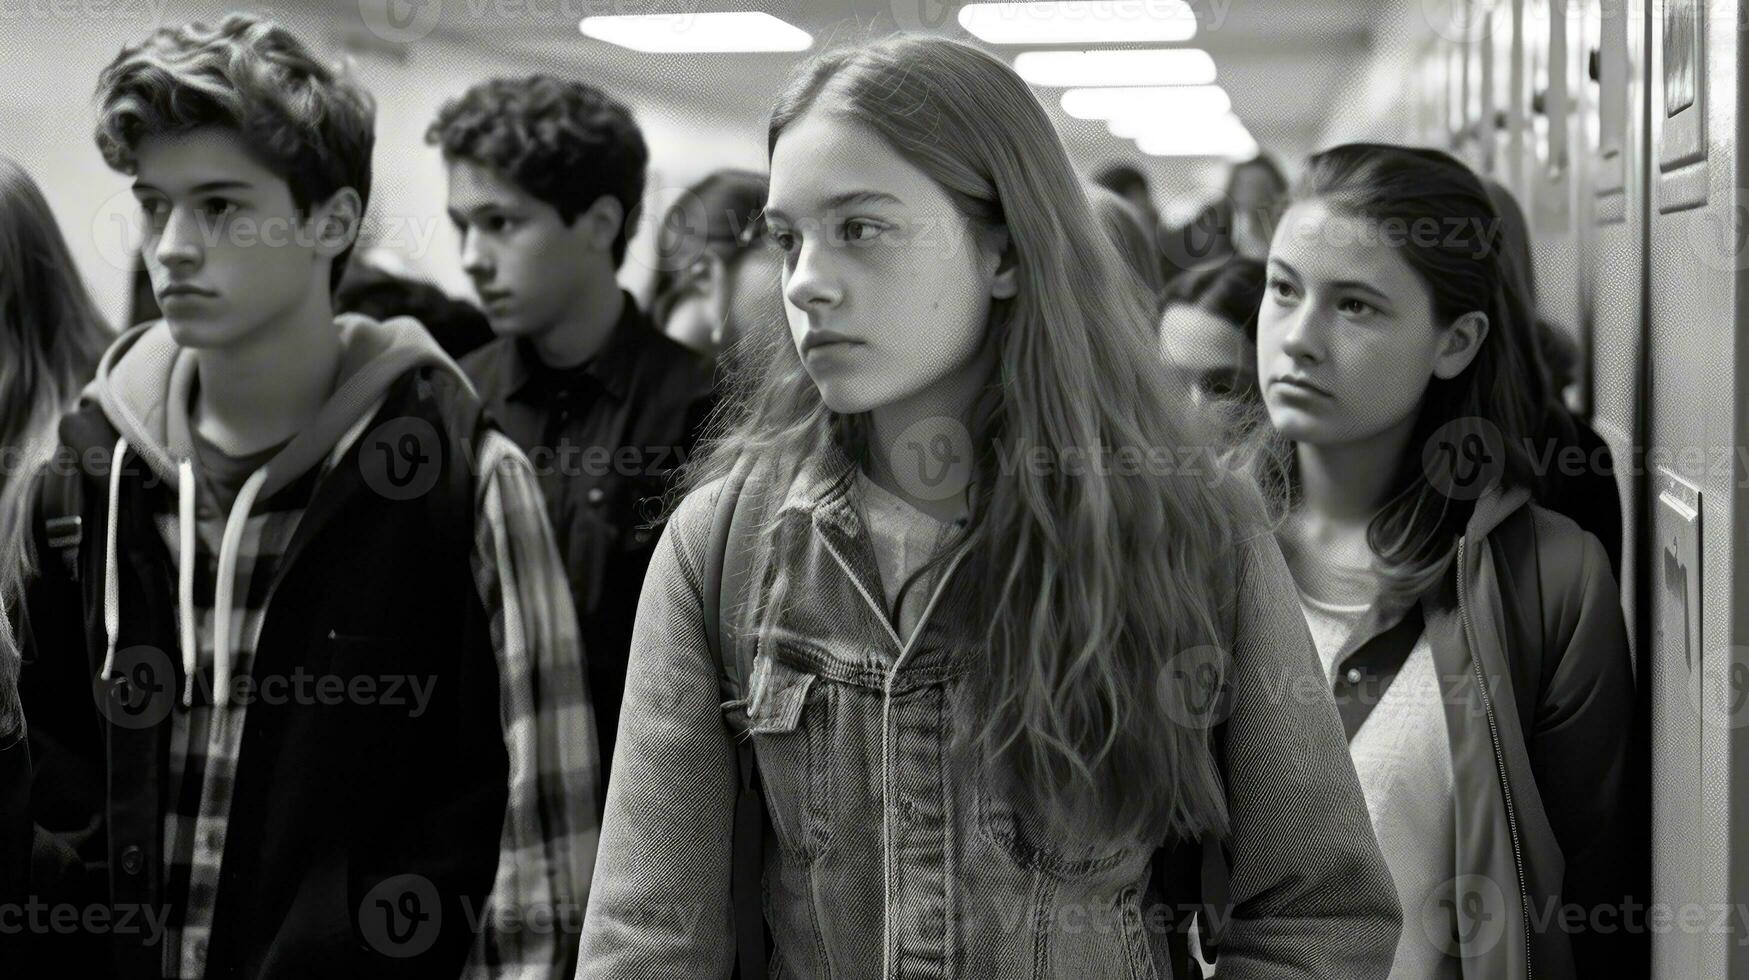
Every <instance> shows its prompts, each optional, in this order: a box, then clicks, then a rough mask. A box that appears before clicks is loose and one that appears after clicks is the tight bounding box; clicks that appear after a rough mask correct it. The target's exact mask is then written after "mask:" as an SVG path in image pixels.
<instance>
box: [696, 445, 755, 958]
mask: <svg viewBox="0 0 1749 980" xmlns="http://www.w3.org/2000/svg"><path fill="white" fill-rule="evenodd" d="M747 469H748V468H747V467H745V466H739V467H736V469H735V471H734V472H732V473H731V474H730V475H729V477H728V479H727V481H726V482H725V483H724V485H723V488H722V491H721V493H720V494H719V496H718V498H717V506H716V512H715V514H714V516H713V518H712V521H711V546H710V551H709V552H707V554H706V556H705V576H704V583H703V586H704V595H703V603H704V627H705V641H706V643H707V644H708V645H709V647H710V650H711V654H712V656H713V657H714V658H715V659H716V661H717V664H718V668H719V673H720V675H721V685H722V693H723V700H724V703H725V706H727V705H728V704H730V703H732V702H743V703H744V702H745V699H746V698H747V697H748V696H749V694H750V692H749V691H748V681H749V679H750V678H751V677H752V675H753V644H751V643H747V642H745V641H744V640H743V639H742V638H741V637H740V635H739V634H740V631H739V630H738V629H736V625H737V624H738V623H739V617H740V615H741V614H742V613H743V612H744V611H745V607H746V603H747V599H748V598H749V596H750V593H751V591H752V590H751V588H750V586H751V581H750V578H751V572H752V557H753V548H754V545H755V544H756V541H755V536H756V534H757V531H758V527H757V525H758V523H759V522H758V520H757V519H756V517H755V515H753V514H751V513H750V511H754V510H757V509H758V508H757V507H742V506H740V502H741V497H742V495H743V491H744V489H745V486H746V482H747V478H748V472H747ZM725 590H726V592H727V594H728V596H729V604H728V606H727V607H726V611H727V616H725V606H724V603H723V596H724V593H725ZM725 620H726V621H727V622H728V624H729V629H727V630H725V629H723V624H724V622H725ZM735 727H737V726H735V725H733V724H732V725H731V728H735ZM735 734H736V738H735V756H736V763H737V765H736V769H737V772H738V774H739V777H740V778H739V781H738V783H737V786H736V790H735V823H734V828H735V829H734V837H733V861H732V863H731V866H730V868H731V870H730V896H731V904H732V914H733V916H734V925H735V956H736V965H737V967H738V971H737V974H736V975H737V976H738V977H739V978H740V980H764V978H765V975H766V958H765V948H766V923H765V900H764V887H763V886H764V882H763V877H764V873H765V825H766V821H767V819H768V815H767V813H766V810H765V793H764V790H763V788H762V787H761V785H760V782H759V760H758V758H757V757H756V756H755V755H754V750H753V740H752V739H751V738H750V737H748V735H747V733H746V732H745V731H743V730H737V731H736V732H735Z"/></svg>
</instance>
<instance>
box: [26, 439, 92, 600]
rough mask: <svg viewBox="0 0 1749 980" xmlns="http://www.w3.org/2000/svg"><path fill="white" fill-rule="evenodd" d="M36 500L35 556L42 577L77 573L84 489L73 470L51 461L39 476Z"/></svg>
mask: <svg viewBox="0 0 1749 980" xmlns="http://www.w3.org/2000/svg"><path fill="white" fill-rule="evenodd" d="M39 480H40V484H39V493H38V496H37V499H36V520H35V525H36V545H37V555H38V557H39V559H40V561H41V564H42V571H43V573H44V574H54V575H64V576H66V577H68V578H71V579H73V580H75V581H77V579H78V574H79V544H80V542H82V541H83V540H84V539H85V527H84V524H85V519H84V517H83V516H82V514H83V510H84V505H85V493H84V487H83V485H82V484H81V483H80V482H79V472H78V470H77V469H75V468H70V467H67V466H63V465H59V463H58V461H57V462H51V463H50V464H49V465H47V466H44V467H43V468H42V470H41V476H40V477H39Z"/></svg>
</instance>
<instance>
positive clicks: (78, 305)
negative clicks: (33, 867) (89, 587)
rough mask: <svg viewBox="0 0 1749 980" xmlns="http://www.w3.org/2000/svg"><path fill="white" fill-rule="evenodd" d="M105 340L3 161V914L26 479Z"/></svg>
mask: <svg viewBox="0 0 1749 980" xmlns="http://www.w3.org/2000/svg"><path fill="white" fill-rule="evenodd" d="M109 340H110V332H109V325H108V324H107V323H105V322H104V319H103V317H102V316H101V315H100V314H99V313H98V312H97V307H96V305H95V304H94V303H92V301H91V295H90V293H88V292H87V291H86V289H85V283H84V282H83V281H82V280H81V279H80V278H79V273H78V270H77V268H76V267H75V266H74V264H73V256H72V253H71V252H70V251H68V249H67V241H66V239H65V238H63V237H62V236H61V229H60V226H59V225H57V224H56V223H55V218H54V215H53V214H52V213H51V212H50V211H49V206H48V202H47V201H46V200H44V199H43V195H42V191H41V190H40V189H38V187H37V185H36V182H35V181H33V180H32V179H31V177H30V175H29V174H28V173H25V171H24V168H22V167H20V166H19V165H18V164H17V163H16V162H14V161H12V160H11V159H9V158H7V157H4V156H0V907H6V906H7V905H11V904H12V903H16V902H22V901H23V900H24V898H25V895H26V887H25V885H26V882H27V881H28V880H29V857H30V847H31V838H32V830H31V818H30V806H29V788H30V771H31V770H30V757H29V744H28V742H27V741H26V739H25V728H24V713H23V706H22V705H21V704H20V703H19V699H18V673H19V667H20V660H21V652H20V646H19V644H20V638H19V636H18V633H17V629H18V628H19V627H20V626H21V625H22V623H21V619H22V614H23V612H24V609H23V603H22V601H21V600H22V594H21V586H22V583H23V582H24V580H25V579H26V578H28V577H29V576H30V575H32V574H33V572H34V566H35V564H36V563H37V562H38V561H40V560H41V556H39V555H37V554H35V549H33V548H31V547H30V544H29V542H30V538H31V535H30V523H31V510H32V508H31V502H30V493H29V489H30V484H31V479H30V477H31V474H33V473H35V472H36V470H37V469H38V468H39V467H40V466H41V465H42V464H43V463H44V462H46V461H47V459H48V457H49V455H50V453H51V452H52V451H53V449H54V446H55V441H56V437H55V424H56V422H58V421H59V420H60V417H61V414H62V413H63V412H65V411H67V410H68V409H70V408H72V407H73V403H74V401H75V399H77V398H78V396H79V390H80V388H81V387H83V386H84V385H85V383H86V382H87V381H89V380H90V379H91V372H92V371H93V370H94V369H95V368H96V367H97V359H98V357H99V356H100V355H101V354H102V353H103V348H104V347H105V346H106V345H107V344H108V343H109ZM8 945H10V943H9V942H8V943H4V944H0V948H4V947H5V946H8ZM0 958H5V957H4V956H3V955H0Z"/></svg>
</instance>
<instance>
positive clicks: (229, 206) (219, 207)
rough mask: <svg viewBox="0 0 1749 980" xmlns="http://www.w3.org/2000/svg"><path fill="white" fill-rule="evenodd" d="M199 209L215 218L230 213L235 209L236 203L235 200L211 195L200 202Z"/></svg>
mask: <svg viewBox="0 0 1749 980" xmlns="http://www.w3.org/2000/svg"><path fill="white" fill-rule="evenodd" d="M201 210H202V211H204V212H206V213H207V214H209V215H211V216H213V217H215V218H222V217H224V216H225V215H227V214H230V213H231V212H232V211H235V210H237V203H236V202H235V201H227V200H225V199H224V198H222V197H213V198H208V199H207V200H206V201H204V202H202V204H201Z"/></svg>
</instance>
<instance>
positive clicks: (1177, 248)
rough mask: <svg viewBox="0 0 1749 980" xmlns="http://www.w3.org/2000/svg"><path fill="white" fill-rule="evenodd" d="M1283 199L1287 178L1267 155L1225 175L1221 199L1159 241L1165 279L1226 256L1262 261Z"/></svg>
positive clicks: (1237, 167)
mask: <svg viewBox="0 0 1749 980" xmlns="http://www.w3.org/2000/svg"><path fill="white" fill-rule="evenodd" d="M1286 196H1287V175H1286V174H1284V173H1283V172H1282V169H1281V165H1280V164H1278V163H1276V162H1275V159H1274V158H1273V157H1270V156H1269V155H1267V154H1259V155H1257V156H1255V157H1252V158H1251V159H1249V160H1246V161H1244V162H1243V163H1239V164H1235V165H1234V166H1233V167H1232V169H1230V170H1228V171H1227V180H1226V184H1225V185H1224V186H1223V187H1222V189H1221V194H1220V196H1219V197H1217V198H1216V199H1215V200H1213V201H1211V202H1209V203H1208V204H1207V205H1205V206H1204V207H1203V209H1202V210H1201V211H1199V212H1197V214H1196V216H1195V217H1194V218H1191V219H1190V220H1189V221H1187V222H1185V223H1184V224H1182V225H1180V226H1178V227H1176V228H1173V229H1171V230H1169V231H1167V232H1166V233H1165V234H1164V235H1163V236H1162V237H1161V251H1162V253H1163V258H1164V261H1165V263H1166V268H1167V276H1166V277H1167V279H1169V280H1170V279H1172V278H1175V277H1177V276H1178V275H1179V274H1181V273H1183V272H1184V271H1186V270H1188V269H1192V268H1195V267H1197V266H1200V265H1204V264H1206V263H1208V262H1211V261H1214V260H1216V259H1220V258H1225V257H1226V256H1229V255H1243V256H1246V257H1247V258H1253V259H1262V258H1264V257H1265V256H1267V255H1268V254H1269V241H1270V236H1271V234H1272V233H1273V230H1274V228H1275V222H1276V219H1277V218H1278V217H1279V216H1280V214H1281V209H1282V206H1283V204H1284V203H1285V201H1286Z"/></svg>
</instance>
